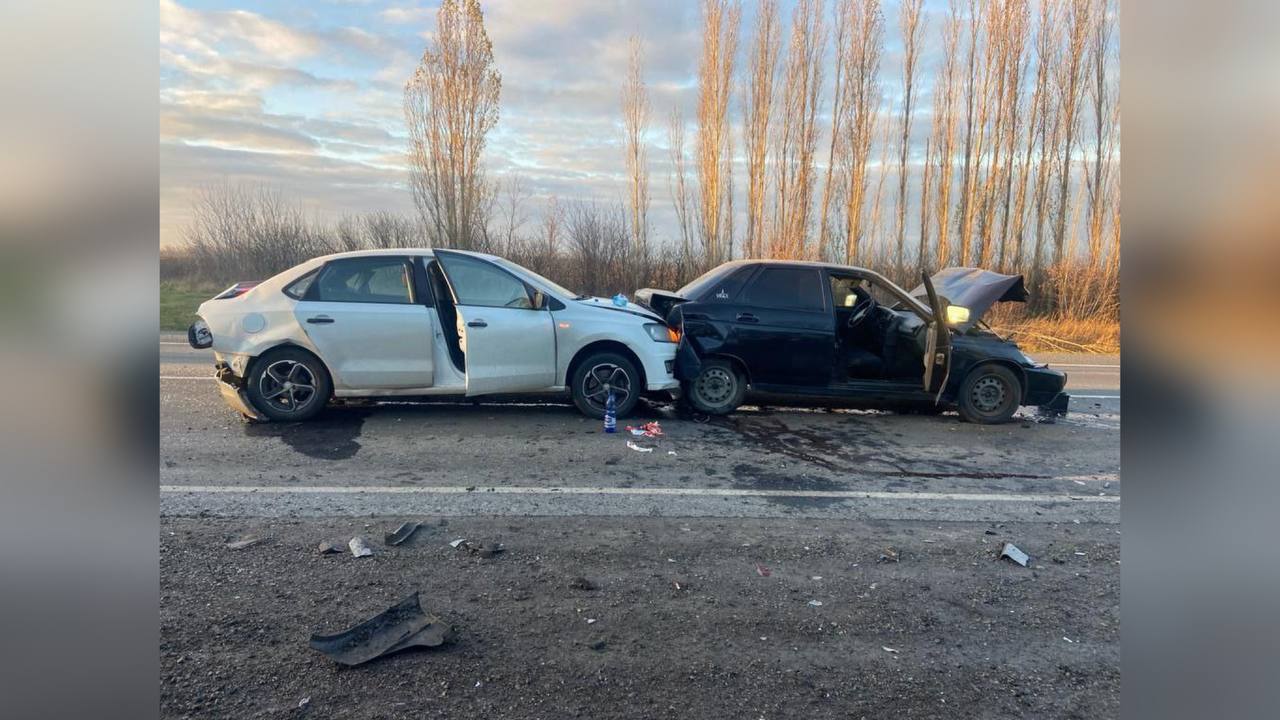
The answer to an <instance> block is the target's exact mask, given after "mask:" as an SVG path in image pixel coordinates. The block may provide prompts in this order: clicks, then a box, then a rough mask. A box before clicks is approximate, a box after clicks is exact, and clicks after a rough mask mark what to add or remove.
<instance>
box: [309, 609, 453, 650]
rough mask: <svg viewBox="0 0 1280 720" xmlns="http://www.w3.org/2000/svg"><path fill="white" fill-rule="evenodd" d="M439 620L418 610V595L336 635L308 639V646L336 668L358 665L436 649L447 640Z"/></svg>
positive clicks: (447, 637)
mask: <svg viewBox="0 0 1280 720" xmlns="http://www.w3.org/2000/svg"><path fill="white" fill-rule="evenodd" d="M449 635H450V632H449V629H448V628H446V627H445V626H444V625H443V623H441V621H440V618H438V617H436V616H434V615H428V614H426V613H425V612H423V610H422V604H421V603H420V602H419V600H418V593H416V592H415V593H414V594H412V595H410V596H409V597H407V598H405V599H404V600H401V601H400V602H399V603H397V604H395V605H393V606H391V607H389V608H387V609H386V610H384V611H382V612H381V613H379V614H377V615H375V616H373V617H371V618H369V619H368V620H365V621H364V622H362V623H360V624H358V625H356V626H355V627H352V628H350V629H348V630H344V631H343V632H340V633H338V634H336V635H318V634H317V635H312V636H311V642H310V645H311V647H312V648H313V649H315V650H319V651H320V652H322V653H324V654H325V655H327V656H329V658H330V659H332V660H333V661H334V662H336V663H338V664H340V665H359V664H361V663H365V662H368V661H370V660H372V659H374V658H377V657H381V656H383V655H389V654H391V653H394V652H399V651H401V650H404V649H406V648H410V647H439V646H440V645H443V644H444V643H445V641H447V640H448V639H449Z"/></svg>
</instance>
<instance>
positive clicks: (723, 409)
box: [684, 360, 747, 415]
mask: <svg viewBox="0 0 1280 720" xmlns="http://www.w3.org/2000/svg"><path fill="white" fill-rule="evenodd" d="M746 392H747V379H746V378H745V377H743V375H742V373H741V372H739V371H738V369H737V368H736V367H734V366H733V363H731V362H729V361H727V360H705V361H703V363H702V368H701V369H700V370H699V371H698V374H697V376H696V377H694V378H693V379H692V380H687V381H685V383H684V394H685V397H686V398H688V399H689V404H690V405H692V406H693V408H694V409H695V410H697V411H698V412H703V413H706V414H708V415H727V414H728V413H731V412H733V411H734V410H736V409H737V408H738V406H739V405H741V404H742V396H743V395H745V394H746Z"/></svg>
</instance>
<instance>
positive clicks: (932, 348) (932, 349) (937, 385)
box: [920, 272, 951, 400]
mask: <svg viewBox="0 0 1280 720" xmlns="http://www.w3.org/2000/svg"><path fill="white" fill-rule="evenodd" d="M920 276H921V277H922V278H924V291H925V294H927V295H928V296H929V309H930V310H932V311H933V318H932V319H931V320H930V321H929V326H928V327H927V328H925V350H924V391H925V392H927V393H930V394H934V395H935V396H936V397H935V400H937V399H941V397H942V389H943V388H945V387H946V386H947V377H948V376H949V375H950V374H951V329H950V328H949V327H947V314H946V308H945V307H943V305H942V299H941V298H940V297H939V296H938V292H937V291H936V290H934V289H933V281H932V280H930V279H929V273H927V272H921V273H920Z"/></svg>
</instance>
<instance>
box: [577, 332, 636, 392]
mask: <svg viewBox="0 0 1280 720" xmlns="http://www.w3.org/2000/svg"><path fill="white" fill-rule="evenodd" d="M597 352H615V353H618V354H619V355H622V356H623V357H625V358H627V359H628V360H630V361H631V364H632V365H635V366H636V372H638V373H640V387H641V388H647V387H648V386H649V379H648V378H647V377H645V374H644V363H643V362H641V361H640V356H639V355H637V354H636V353H635V351H634V350H632V349H631V348H629V347H627V344H626V343H623V342H619V341H617V340H596V341H594V342H589V343H587V344H586V345H583V346H582V347H581V348H578V351H577V352H576V353H574V354H573V359H572V360H570V361H569V366H568V367H567V368H566V369H565V373H564V383H563V384H564V385H565V387H568V386H569V383H570V382H572V380H573V374H574V373H575V372H577V370H578V366H579V365H581V364H582V362H583V361H584V360H586V359H587V358H588V357H590V356H591V355H592V354H594V353H597Z"/></svg>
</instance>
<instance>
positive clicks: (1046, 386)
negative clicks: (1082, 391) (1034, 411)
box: [1023, 366, 1071, 415]
mask: <svg viewBox="0 0 1280 720" xmlns="http://www.w3.org/2000/svg"><path fill="white" fill-rule="evenodd" d="M1025 370H1026V373H1027V397H1026V399H1025V400H1024V401H1023V402H1025V403H1026V404H1027V405H1035V406H1037V407H1039V408H1040V411H1041V412H1042V413H1045V414H1049V415H1066V414H1067V405H1068V403H1070V402H1071V395H1069V394H1068V393H1066V392H1065V391H1064V390H1063V388H1065V387H1066V386H1067V374H1066V373H1064V372H1062V371H1061V370H1054V369H1053V368H1050V367H1044V366H1041V367H1032V368H1025Z"/></svg>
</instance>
